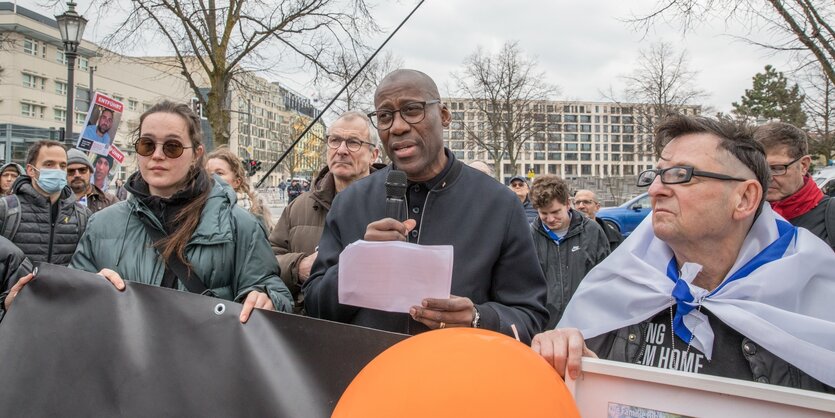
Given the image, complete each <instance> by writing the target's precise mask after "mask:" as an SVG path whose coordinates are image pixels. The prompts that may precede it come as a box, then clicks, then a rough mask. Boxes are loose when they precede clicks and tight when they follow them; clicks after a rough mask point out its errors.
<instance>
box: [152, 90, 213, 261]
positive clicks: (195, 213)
mask: <svg viewBox="0 0 835 418" xmlns="http://www.w3.org/2000/svg"><path fill="white" fill-rule="evenodd" d="M154 113H171V114H174V115H177V116H179V117H181V118H182V119H183V120H184V121H185V122H186V125H187V126H188V136H189V140H190V141H191V146H192V147H193V148H192V152H195V153H196V152H197V149H198V147H200V145H201V144H202V143H203V132H202V131H201V130H200V118H199V117H198V116H197V115H196V114H195V113H194V111H193V110H191V106H189V105H187V104H185V103H174V102H171V101H168V100H165V101H162V102H159V103H157V104H156V105H154V106H153V107H151V108H150V109H148V110H147V111H145V113H143V114H142V116H140V117H139V128H137V133H138V134H139V135H138V136H141V133H142V122H144V121H145V118H146V117H147V116H148V115H151V114H154ZM138 136H137V137H138ZM204 155H205V154H204V153H201V154H200V156H199V157H198V158H196V159H195V160H194V162H193V164H192V166H191V168H190V169H189V170H188V173H187V174H186V179H189V180H188V181H194V179H196V178H197V175H198V171H199V170H204V168H203V167H204V166H205V163H204V161H205V157H204ZM188 186H189V185H188V184H186V187H188ZM211 190H212V187H211V183H207V185H206V186H205V187H204V189H203V190H201V191H200V194H199V195H198V196H197V198H195V199H194V200H192V201H191V202H189V203H188V204H187V205H186V206H184V207H183V208H182V209H181V210H180V212H179V213H177V215H175V216H174V223H175V224H176V225H177V228H176V229H175V230H174V232H173V233H172V234H171V235H169V236H167V237H165V238H164V239H163V240H161V241H160V242H159V243H158V244H157V249H158V250H159V251H160V255H161V256H162V259H163V260H166V263H167V262H168V261H167V260H168V258H170V257H171V255H173V254H176V255H177V258H179V259H180V261H182V262H183V264H185V265H187V266H189V268H191V263H189V261H188V259H186V256H185V248H186V244H188V240H189V239H191V235H192V234H194V230H195V229H197V225H198V224H199V223H200V215H201V214H202V212H203V207H204V206H205V205H206V201H207V200H209V194H210V193H211Z"/></svg>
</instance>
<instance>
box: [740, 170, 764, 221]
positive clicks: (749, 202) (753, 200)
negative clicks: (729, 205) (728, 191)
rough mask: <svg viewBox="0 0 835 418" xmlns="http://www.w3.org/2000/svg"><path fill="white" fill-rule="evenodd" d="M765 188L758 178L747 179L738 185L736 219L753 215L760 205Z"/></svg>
mask: <svg viewBox="0 0 835 418" xmlns="http://www.w3.org/2000/svg"><path fill="white" fill-rule="evenodd" d="M762 198H763V188H762V186H761V185H760V183H759V182H758V181H757V180H746V181H744V182H742V183H741V184H739V185H737V187H736V189H735V196H734V200H733V202H734V208H733V209H734V212H733V218H734V220H737V221H741V220H744V219H748V218H750V217H753V216H754V214H755V213H756V212H757V209H758V208H759V207H760V202H761V201H762Z"/></svg>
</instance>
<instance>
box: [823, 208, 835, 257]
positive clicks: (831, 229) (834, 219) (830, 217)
mask: <svg viewBox="0 0 835 418" xmlns="http://www.w3.org/2000/svg"><path fill="white" fill-rule="evenodd" d="M833 200H835V198H832V197H830V198H829V199H827V201H826V214H825V215H824V223H825V225H826V235H827V236H828V237H829V246H830V247H835V204H833V203H832V201H833Z"/></svg>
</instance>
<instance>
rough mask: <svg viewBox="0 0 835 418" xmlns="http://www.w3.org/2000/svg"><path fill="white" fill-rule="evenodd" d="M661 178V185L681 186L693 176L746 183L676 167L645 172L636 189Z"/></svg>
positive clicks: (717, 174) (640, 176)
mask: <svg viewBox="0 0 835 418" xmlns="http://www.w3.org/2000/svg"><path fill="white" fill-rule="evenodd" d="M658 176H661V183H664V184H682V183H687V182H689V181H690V180H691V179H693V176H696V177H708V178H712V179H717V180H730V181H746V180H747V179H741V178H738V177H731V176H726V175H724V174H719V173H711V172H710V171H699V170H695V169H693V167H686V166H678V167H670V168H663V169H662V168H659V169H655V170H645V171H643V172H641V174H639V175H638V187H647V186H649V185H650V184H652V182H653V181H654V180H655V178H656V177H658Z"/></svg>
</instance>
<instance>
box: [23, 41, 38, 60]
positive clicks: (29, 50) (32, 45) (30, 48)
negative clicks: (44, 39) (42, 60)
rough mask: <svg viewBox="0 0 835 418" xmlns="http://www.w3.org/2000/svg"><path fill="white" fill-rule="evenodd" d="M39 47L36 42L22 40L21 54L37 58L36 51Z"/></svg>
mask: <svg viewBox="0 0 835 418" xmlns="http://www.w3.org/2000/svg"><path fill="white" fill-rule="evenodd" d="M39 46H40V45H38V41H36V40H34V39H32V38H23V53H24V54H29V55H34V56H36V57H37V56H38V51H39V50H40V48H39Z"/></svg>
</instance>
